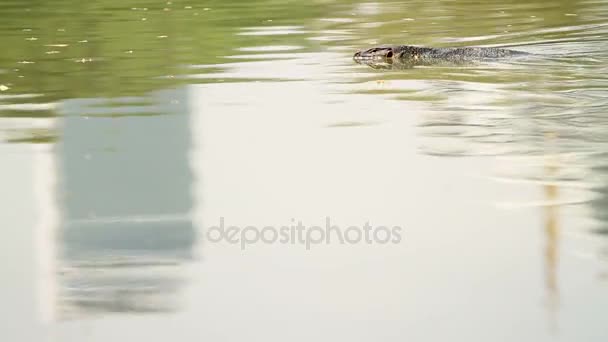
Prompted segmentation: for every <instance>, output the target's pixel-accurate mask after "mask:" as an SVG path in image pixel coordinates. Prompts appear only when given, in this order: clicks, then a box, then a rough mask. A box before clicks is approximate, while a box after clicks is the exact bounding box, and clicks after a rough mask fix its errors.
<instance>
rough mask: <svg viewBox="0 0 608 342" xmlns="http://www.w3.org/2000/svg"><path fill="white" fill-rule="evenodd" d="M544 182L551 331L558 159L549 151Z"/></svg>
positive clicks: (555, 304) (556, 300) (554, 313)
mask: <svg viewBox="0 0 608 342" xmlns="http://www.w3.org/2000/svg"><path fill="white" fill-rule="evenodd" d="M545 137H546V139H547V143H551V142H552V141H553V140H554V138H555V135H554V134H553V133H549V134H546V135H545ZM545 172H546V182H545V185H544V192H545V198H546V202H547V204H546V206H545V227H544V228H545V284H546V288H547V309H548V311H549V319H550V324H551V329H552V331H553V332H555V331H556V330H557V326H558V322H557V312H558V310H559V286H558V285H559V284H558V267H559V235H560V229H559V216H558V214H559V210H558V205H559V189H558V186H557V183H556V182H557V177H558V174H559V160H558V159H557V154H556V155H552V154H551V153H549V154H548V155H547V156H546V165H545Z"/></svg>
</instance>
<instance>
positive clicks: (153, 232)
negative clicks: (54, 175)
mask: <svg viewBox="0 0 608 342" xmlns="http://www.w3.org/2000/svg"><path fill="white" fill-rule="evenodd" d="M186 91H187V90H186V88H180V89H178V90H171V91H162V92H158V93H154V94H152V95H150V96H147V97H136V98H135V97H132V98H119V99H112V100H102V99H77V100H68V101H65V102H64V103H63V106H62V109H63V113H62V114H63V117H64V119H63V122H62V124H63V125H62V126H63V127H62V143H61V145H60V147H59V148H58V149H57V151H58V157H57V159H58V163H57V164H58V165H59V166H58V168H59V176H58V178H59V184H58V196H59V203H61V206H62V207H61V208H60V211H61V217H62V219H61V223H60V228H59V230H58V232H57V234H56V235H57V242H58V246H57V247H58V248H55V250H56V253H57V258H58V262H57V265H56V284H55V285H54V286H52V287H55V288H56V291H55V292H56V293H55V296H56V298H55V299H54V300H52V299H51V300H52V301H53V302H54V303H53V304H52V306H54V316H55V317H56V318H58V319H66V318H79V317H86V316H88V315H91V314H95V313H117V312H138V313H143V312H165V311H172V310H175V309H176V308H177V307H178V305H179V304H178V302H179V300H178V292H179V290H180V288H181V287H182V286H183V284H184V279H183V277H182V276H180V273H182V271H183V266H184V265H185V264H186V263H188V262H190V261H191V260H192V259H193V247H194V245H195V241H196V233H195V230H194V227H193V224H192V221H191V219H190V211H191V208H192V199H191V190H190V189H191V186H192V173H191V169H190V164H189V159H188V153H189V149H190V147H191V135H190V130H189V126H188V122H189V118H188V116H189V115H188V111H187V93H186Z"/></svg>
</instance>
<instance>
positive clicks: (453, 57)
mask: <svg viewBox="0 0 608 342" xmlns="http://www.w3.org/2000/svg"><path fill="white" fill-rule="evenodd" d="M527 54H528V53H526V52H522V51H514V50H507V49H499V48H482V47H456V48H451V47H448V48H429V47H420V46H411V45H397V46H380V47H374V48H371V49H367V50H362V51H359V52H357V53H355V55H354V56H353V58H354V60H355V61H356V62H357V63H360V64H367V65H369V66H371V67H375V68H383V69H390V68H394V67H400V68H407V67H413V66H415V65H435V64H465V63H471V62H475V61H483V60H493V59H502V58H508V57H514V56H524V55H527Z"/></svg>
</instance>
